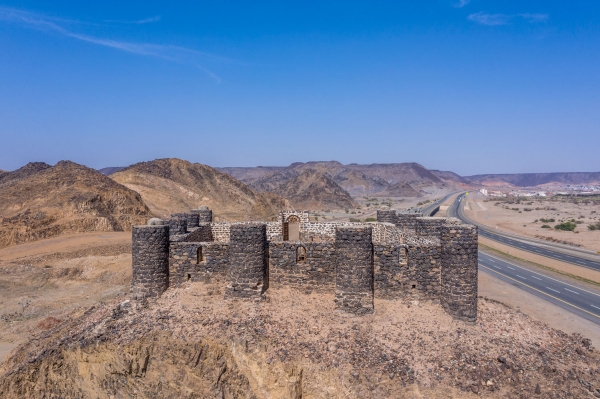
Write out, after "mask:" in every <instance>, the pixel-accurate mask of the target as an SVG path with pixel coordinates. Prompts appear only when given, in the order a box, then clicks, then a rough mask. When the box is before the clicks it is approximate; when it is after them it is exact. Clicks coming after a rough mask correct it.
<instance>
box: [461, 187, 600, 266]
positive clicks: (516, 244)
mask: <svg viewBox="0 0 600 399" xmlns="http://www.w3.org/2000/svg"><path fill="white" fill-rule="evenodd" d="M463 198H464V194H462V195H460V196H459V197H458V199H457V201H455V202H454V203H453V204H452V207H451V208H450V209H449V211H451V213H452V216H454V217H458V218H459V219H461V220H462V221H463V222H465V223H471V224H477V223H473V221H471V220H467V218H466V217H465V215H464V214H463V212H462V206H459V204H460V202H459V200H460V201H462V200H463ZM449 215H450V213H449ZM477 226H478V227H479V235H480V236H481V237H485V238H488V239H490V240H494V241H497V242H499V243H502V244H504V245H508V246H511V247H513V248H518V249H521V250H523V251H527V252H531V253H534V254H537V255H542V256H545V257H547V258H552V259H556V260H559V261H562V262H567V263H571V264H573V265H577V266H581V267H586V268H588V269H592V270H600V260H591V259H587V258H583V257H579V256H577V255H572V254H568V253H564V252H562V251H557V250H554V249H552V248H550V246H551V245H545V244H534V243H530V242H527V241H521V240H517V239H514V238H511V237H508V236H506V235H504V234H499V233H495V232H493V231H490V230H489V228H485V227H482V226H481V225H479V224H477Z"/></svg>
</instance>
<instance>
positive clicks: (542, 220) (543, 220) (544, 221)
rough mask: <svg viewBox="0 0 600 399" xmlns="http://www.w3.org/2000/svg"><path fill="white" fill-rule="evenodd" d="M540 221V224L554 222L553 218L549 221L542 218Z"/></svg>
mask: <svg viewBox="0 0 600 399" xmlns="http://www.w3.org/2000/svg"><path fill="white" fill-rule="evenodd" d="M540 221H541V222H542V223H554V222H555V221H556V220H554V218H550V219H544V218H542V219H540Z"/></svg>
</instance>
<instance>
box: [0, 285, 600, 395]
mask: <svg viewBox="0 0 600 399" xmlns="http://www.w3.org/2000/svg"><path fill="white" fill-rule="evenodd" d="M219 287H220V285H218V284H213V283H210V282H209V283H200V282H198V283H190V284H187V285H184V287H182V288H178V289H169V290H167V291H166V292H165V293H164V294H163V296H162V297H161V298H159V299H158V300H157V301H154V302H149V303H146V304H139V303H138V304H134V303H132V302H128V301H126V302H121V303H119V302H118V301H115V302H111V303H106V304H104V305H102V306H99V307H97V308H91V309H90V310H88V311H87V312H86V313H85V314H84V315H83V316H81V317H79V318H77V319H73V320H67V321H65V322H63V323H62V324H59V325H58V326H57V327H55V328H54V329H51V330H49V331H47V332H44V333H42V334H40V335H38V336H37V337H35V338H34V339H32V340H31V341H29V342H28V343H27V344H24V345H22V346H21V347H20V348H18V349H17V350H16V351H14V352H13V354H12V356H10V357H9V358H8V359H7V360H6V361H5V362H4V363H2V364H1V365H0V397H2V398H24V397H27V398H219V399H221V398H257V399H262V398H292V399H299V398H304V399H306V398H421V397H427V398H446V399H447V398H475V397H486V398H532V397H545V398H567V397H586V396H587V395H590V394H592V395H593V393H594V392H595V391H594V390H595V389H596V388H598V387H600V374H599V373H600V370H599V369H598V367H599V365H600V356H598V353H597V351H596V350H595V349H594V348H593V347H591V345H590V342H589V340H586V339H584V338H582V337H581V336H578V335H571V336H569V335H567V334H565V333H562V332H560V331H557V330H553V329H551V328H549V327H548V326H547V325H544V324H542V323H539V322H534V321H532V320H531V319H529V318H528V317H527V316H526V315H524V314H522V313H521V312H519V311H515V310H512V309H510V308H507V307H505V306H504V305H502V304H499V303H496V302H493V301H488V300H485V299H480V302H479V303H480V308H479V318H478V321H477V322H476V323H473V324H469V323H465V322H461V321H458V320H454V319H452V318H451V317H450V316H448V315H447V314H445V313H444V311H443V310H442V309H441V307H440V305H439V304H436V303H433V302H419V301H400V300H377V299H376V301H375V313H374V314H371V315H366V316H362V317H355V316H351V315H348V314H345V313H342V312H336V310H335V309H334V302H333V295H332V294H328V293H311V294H306V293H300V292H298V291H291V290H284V289H269V291H267V295H266V296H265V299H264V300H263V301H258V302H256V301H237V300H229V301H225V300H223V294H224V292H223V289H221V288H219Z"/></svg>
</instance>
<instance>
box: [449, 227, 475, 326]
mask: <svg viewBox="0 0 600 399" xmlns="http://www.w3.org/2000/svg"><path fill="white" fill-rule="evenodd" d="M440 230H441V249H442V276H441V289H442V292H441V296H440V300H441V303H442V306H443V307H444V309H445V310H446V312H448V313H449V314H451V315H452V316H454V317H455V318H457V319H460V320H464V321H471V322H474V321H476V320H477V265H478V259H477V226H473V225H470V224H468V225H465V224H460V225H457V224H445V225H443V226H442V227H441V229H440Z"/></svg>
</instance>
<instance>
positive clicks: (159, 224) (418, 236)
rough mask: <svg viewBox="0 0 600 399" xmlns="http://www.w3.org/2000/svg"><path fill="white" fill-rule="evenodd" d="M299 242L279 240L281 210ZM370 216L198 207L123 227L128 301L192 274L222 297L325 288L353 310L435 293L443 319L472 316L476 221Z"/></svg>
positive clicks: (393, 214) (368, 309)
mask: <svg viewBox="0 0 600 399" xmlns="http://www.w3.org/2000/svg"><path fill="white" fill-rule="evenodd" d="M292 216H293V217H295V218H296V220H299V221H300V223H299V226H300V240H299V241H288V240H284V235H283V234H282V231H283V229H284V225H285V223H286V222H288V221H289V220H290V217H292ZM377 219H378V221H377V222H374V223H349V222H336V223H314V222H310V220H309V218H308V213H307V212H296V211H282V212H281V213H280V215H279V221H277V222H264V223H257V222H245V223H227V222H219V223H213V222H212V211H211V210H210V209H208V208H206V207H200V208H199V209H194V210H191V211H190V213H178V214H173V215H172V217H171V218H170V219H168V220H161V219H151V220H149V221H148V225H147V226H136V227H134V228H133V233H132V234H133V279H132V292H133V298H134V299H136V300H145V299H148V298H156V297H158V296H160V295H161V294H162V293H163V292H164V291H165V290H166V289H167V288H168V287H178V286H181V285H183V284H186V283H193V282H197V281H203V282H209V283H212V284H217V285H219V286H221V287H225V298H226V299H259V298H260V297H261V295H262V294H263V293H264V292H265V291H266V290H267V289H268V288H269V286H273V287H291V288H293V289H297V290H299V291H300V292H305V293H307V292H312V291H318V292H331V293H334V294H335V301H336V307H337V308H338V309H339V310H341V311H344V312H348V313H352V314H355V315H362V314H366V313H371V312H373V311H374V298H375V297H377V298H381V299H392V298H405V299H406V300H412V299H423V300H433V301H438V302H439V303H440V304H441V306H442V307H443V308H444V309H445V310H446V312H448V313H449V314H450V315H452V316H453V317H455V318H457V319H460V320H464V321H467V322H472V321H475V320H476V318H477V228H476V227H474V226H471V225H465V224H462V223H461V222H460V221H459V220H458V219H452V218H430V217H422V215H421V214H419V213H397V212H395V211H378V212H377Z"/></svg>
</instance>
